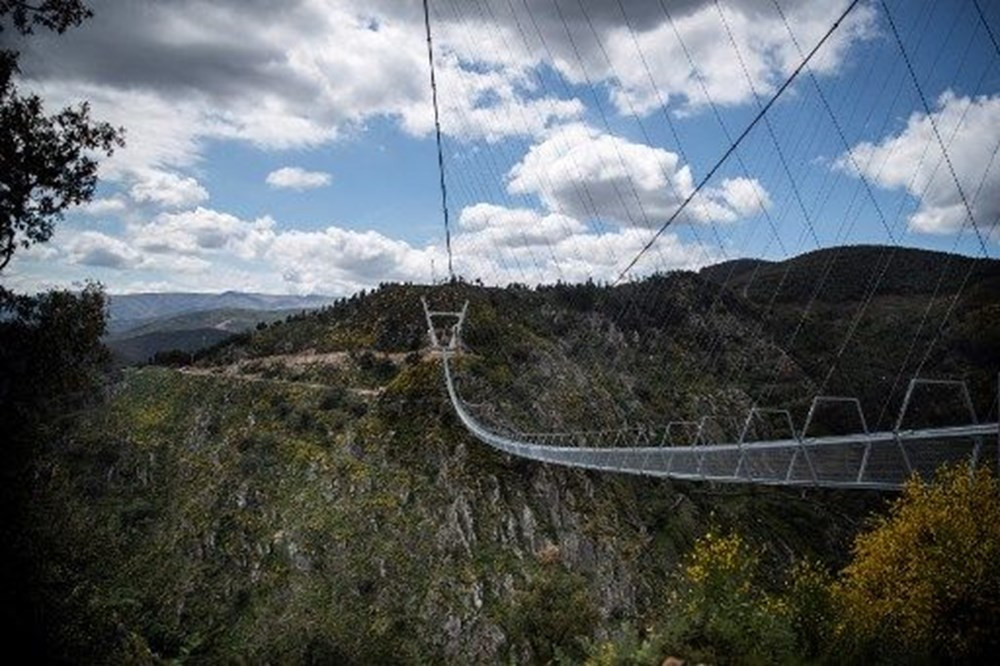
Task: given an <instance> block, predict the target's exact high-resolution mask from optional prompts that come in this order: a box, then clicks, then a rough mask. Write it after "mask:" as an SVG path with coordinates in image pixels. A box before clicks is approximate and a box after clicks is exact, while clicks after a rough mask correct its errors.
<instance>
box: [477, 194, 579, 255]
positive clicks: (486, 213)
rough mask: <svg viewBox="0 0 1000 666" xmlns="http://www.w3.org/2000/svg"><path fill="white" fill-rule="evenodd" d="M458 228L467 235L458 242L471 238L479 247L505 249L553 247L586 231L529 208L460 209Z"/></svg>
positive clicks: (569, 220)
mask: <svg viewBox="0 0 1000 666" xmlns="http://www.w3.org/2000/svg"><path fill="white" fill-rule="evenodd" d="M459 227H460V229H462V230H463V231H465V232H468V233H466V235H465V236H460V237H459V238H460V239H467V238H472V237H474V238H475V239H476V241H477V242H480V243H487V244H489V245H492V246H498V245H501V246H506V247H529V246H534V245H544V244H551V243H557V242H559V241H561V240H564V239H566V238H569V237H571V236H574V235H576V234H580V233H584V232H585V231H586V226H585V225H584V224H582V223H581V222H580V221H578V220H575V219H573V218H571V217H567V216H566V215H559V214H555V213H553V214H549V215H543V214H541V213H539V212H538V211H535V210H531V209H529V208H505V207H503V206H496V205H493V204H488V203H478V204H475V205H472V206H468V207H466V208H464V209H463V210H462V213H461V215H460V217H459Z"/></svg>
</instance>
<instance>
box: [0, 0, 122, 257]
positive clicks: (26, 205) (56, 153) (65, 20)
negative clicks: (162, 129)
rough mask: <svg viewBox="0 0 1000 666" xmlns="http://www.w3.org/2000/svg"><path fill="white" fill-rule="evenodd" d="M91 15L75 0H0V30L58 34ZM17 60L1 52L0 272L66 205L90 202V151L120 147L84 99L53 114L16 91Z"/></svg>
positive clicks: (46, 231) (48, 231)
mask: <svg viewBox="0 0 1000 666" xmlns="http://www.w3.org/2000/svg"><path fill="white" fill-rule="evenodd" d="M90 15H91V13H90V10H89V9H87V8H86V7H85V6H84V5H83V4H82V3H81V2H79V0H45V1H44V2H41V3H40V4H38V5H29V4H28V3H24V2H14V1H11V0H0V31H2V30H3V29H4V24H5V23H7V22H8V21H9V22H10V23H11V24H12V25H13V27H14V29H15V30H17V31H18V32H20V33H22V34H30V33H31V32H33V28H34V26H36V25H40V26H43V27H46V28H50V29H52V30H55V31H57V32H63V31H64V30H66V29H67V28H68V27H70V26H72V25H76V24H78V23H80V21H82V20H83V19H85V18H87V17H88V16H90ZM17 58H18V54H17V52H15V51H11V50H2V51H0V270H3V268H5V267H6V266H7V264H8V263H10V260H11V258H12V257H13V255H14V252H15V250H16V249H17V248H18V247H22V248H27V247H30V246H31V245H32V244H34V243H42V242H45V241H47V240H49V238H51V237H52V232H53V225H54V223H55V222H56V221H58V220H61V219H62V217H63V212H64V211H65V210H66V209H67V208H69V207H71V206H77V205H80V204H82V203H86V202H87V201H89V200H90V199H91V197H92V196H93V194H94V188H95V187H96V186H97V165H98V163H97V160H96V159H95V158H94V153H103V154H105V155H107V156H110V155H111V154H112V153H113V152H114V149H115V148H116V147H120V146H122V145H124V142H123V139H122V137H123V134H124V130H123V129H121V128H114V127H112V126H111V125H109V124H108V123H103V122H94V121H93V120H92V119H91V118H90V106H89V105H88V104H87V103H86V102H84V103H81V104H79V105H77V106H72V107H66V108H64V109H62V110H61V111H59V112H58V113H56V114H55V115H51V116H50V115H46V113H45V111H44V109H43V104H42V100H41V98H40V97H38V95H32V94H29V95H22V94H20V93H19V92H18V90H17V82H16V78H17V74H18V72H19V70H18V65H17Z"/></svg>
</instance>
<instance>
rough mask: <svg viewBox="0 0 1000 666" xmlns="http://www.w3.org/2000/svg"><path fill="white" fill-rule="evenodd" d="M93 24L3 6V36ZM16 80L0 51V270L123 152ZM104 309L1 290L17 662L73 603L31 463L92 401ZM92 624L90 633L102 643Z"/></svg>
mask: <svg viewBox="0 0 1000 666" xmlns="http://www.w3.org/2000/svg"><path fill="white" fill-rule="evenodd" d="M90 15H91V12H90V10H89V9H87V7H86V6H85V5H84V4H83V3H82V2H80V0H35V1H34V2H18V1H14V0H0V33H2V32H4V31H5V30H10V29H11V28H12V29H13V30H14V31H15V32H17V33H20V34H21V35H30V34H31V33H32V32H34V30H35V28H45V29H49V30H53V31H55V32H59V33H61V32H64V31H65V30H66V29H67V28H70V27H72V26H74V25H77V24H79V23H80V22H81V21H83V20H84V19H86V18H87V17H89V16H90ZM18 73H19V70H18V54H17V53H16V52H15V51H11V50H6V49H0V271H2V270H3V269H4V268H5V267H6V266H7V264H9V263H10V261H11V258H12V257H13V255H14V252H15V251H16V250H17V248H19V247H20V248H26V247H29V246H31V245H32V244H34V243H41V242H45V241H47V240H49V238H50V237H51V236H52V232H53V225H54V223H55V222H56V221H58V220H60V219H62V216H63V212H64V211H65V210H66V209H67V208H69V207H71V206H76V205H79V204H82V203H85V202H87V201H89V200H90V198H91V197H92V196H93V193H94V188H95V187H96V185H97V161H96V159H95V156H96V155H99V154H101V153H103V154H105V155H111V153H112V151H113V149H114V148H115V147H117V146H121V145H122V133H123V131H122V130H120V129H115V128H113V127H111V126H110V125H108V124H107V123H100V122H95V121H93V120H92V119H91V118H90V109H89V107H88V106H87V104H85V103H84V104H80V105H78V106H75V107H67V108H65V109H62V110H61V111H59V112H57V113H55V114H54V115H47V114H46V113H45V110H44V108H43V104H42V100H41V98H39V97H38V96H37V95H31V94H27V95H25V94H21V93H20V92H19V91H18V80H17V75H18ZM104 308H105V298H104V291H103V289H102V288H101V287H100V286H99V285H96V284H89V285H87V286H86V287H85V288H84V289H83V290H81V291H77V292H74V291H62V290H55V291H49V292H47V293H43V294H38V295H34V296H31V295H19V294H14V293H12V292H11V291H9V290H7V289H5V288H4V287H3V286H0V433H2V435H0V439H2V445H0V512H2V513H3V515H2V517H0V560H2V561H3V562H4V565H5V566H4V567H2V568H0V590H2V592H0V594H2V599H0V601H2V603H0V626H3V627H4V628H5V629H7V631H8V634H9V635H11V636H13V637H14V638H15V642H14V643H13V644H12V646H10V647H11V650H12V651H13V652H15V653H16V652H19V651H20V652H23V653H25V654H32V655H33V656H34V657H35V658H36V659H35V660H36V661H39V662H49V661H52V660H53V655H54V654H56V652H53V650H56V648H54V647H53V644H54V643H53V635H54V633H58V632H57V630H56V629H55V628H56V627H59V626H61V625H62V624H63V623H62V621H61V620H60V619H59V613H58V612H57V611H58V609H59V607H60V606H59V603H62V602H61V601H60V602H59V603H51V600H52V599H55V600H63V599H67V598H69V597H71V596H72V594H74V593H75V592H74V591H75V589H76V585H75V582H74V579H73V576H72V575H70V573H71V572H72V571H73V567H72V566H68V563H66V562H62V561H56V560H55V559H53V558H52V557H50V556H49V552H50V551H51V546H52V544H51V543H48V542H46V541H45V540H44V539H41V538H40V537H38V533H37V530H36V529H35V526H34V525H32V523H31V521H30V520H29V519H27V518H26V515H25V513H24V508H25V507H27V506H29V505H30V504H31V503H32V502H33V501H34V486H33V479H35V478H36V476H37V474H38V473H39V470H38V469H36V468H35V467H34V465H35V459H36V454H37V452H38V451H40V450H42V449H44V448H46V447H51V446H55V445H56V444H57V442H58V440H59V433H60V430H61V429H62V428H63V427H64V426H65V425H66V424H67V423H68V422H69V419H67V418H66V417H67V416H68V415H71V414H72V413H73V412H74V411H75V410H76V409H77V408H79V407H82V406H84V405H87V404H90V403H92V401H93V400H95V399H96V398H98V397H99V395H100V391H99V390H98V387H99V385H100V379H101V378H102V377H104V376H106V373H107V369H108V366H109V361H110V357H109V354H108V351H107V349H106V348H105V347H104V345H103V344H102V342H101V336H102V335H103V334H104V329H105V320H106V318H105V312H104ZM53 571H56V572H63V573H59V574H58V575H53V574H52V572H53ZM66 572H70V573H66ZM98 625H99V623H92V624H91V626H89V627H88V629H87V632H88V633H90V634H93V635H94V636H98V635H104V634H102V632H101V631H99V630H98V629H97V627H98ZM101 626H103V625H101ZM61 660H65V659H61ZM83 661H92V660H88V659H87V658H85V657H84V658H83Z"/></svg>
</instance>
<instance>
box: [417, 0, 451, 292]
mask: <svg viewBox="0 0 1000 666" xmlns="http://www.w3.org/2000/svg"><path fill="white" fill-rule="evenodd" d="M424 28H426V30H427V64H428V65H429V66H430V70H431V101H432V102H433V104H434V136H435V138H436V139H437V157H438V174H439V175H440V177H441V210H442V212H443V213H444V243H445V247H446V248H447V250H448V279H450V280H454V279H455V269H454V267H453V266H452V261H451V227H450V225H449V224H448V188H447V186H446V185H445V182H444V152H443V150H442V149H441V115H440V112H439V111H438V96H437V81H435V79H434V45H433V44H432V43H431V13H430V9H429V8H428V7H427V0H424Z"/></svg>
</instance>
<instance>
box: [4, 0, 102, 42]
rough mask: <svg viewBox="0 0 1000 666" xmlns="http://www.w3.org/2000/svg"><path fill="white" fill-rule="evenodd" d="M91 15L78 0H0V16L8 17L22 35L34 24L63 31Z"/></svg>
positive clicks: (26, 33) (30, 31)
mask: <svg viewBox="0 0 1000 666" xmlns="http://www.w3.org/2000/svg"><path fill="white" fill-rule="evenodd" d="M93 15H94V13H93V12H92V11H90V9H89V8H88V7H87V6H86V5H84V4H83V3H82V2H81V1H80V0H41V2H21V1H20V0H0V17H4V18H6V17H9V18H10V21H11V23H13V24H14V29H15V30H17V31H18V32H20V33H21V34H22V35H30V34H31V33H32V32H34V27H35V26H36V25H40V26H42V27H45V28H48V29H50V30H55V31H56V32H58V33H63V32H65V31H66V29H67V28H70V27H72V26H74V25H80V23H82V22H83V21H84V19H88V18H90V17H91V16H93ZM3 28H4V27H3V24H0V31H3Z"/></svg>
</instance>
